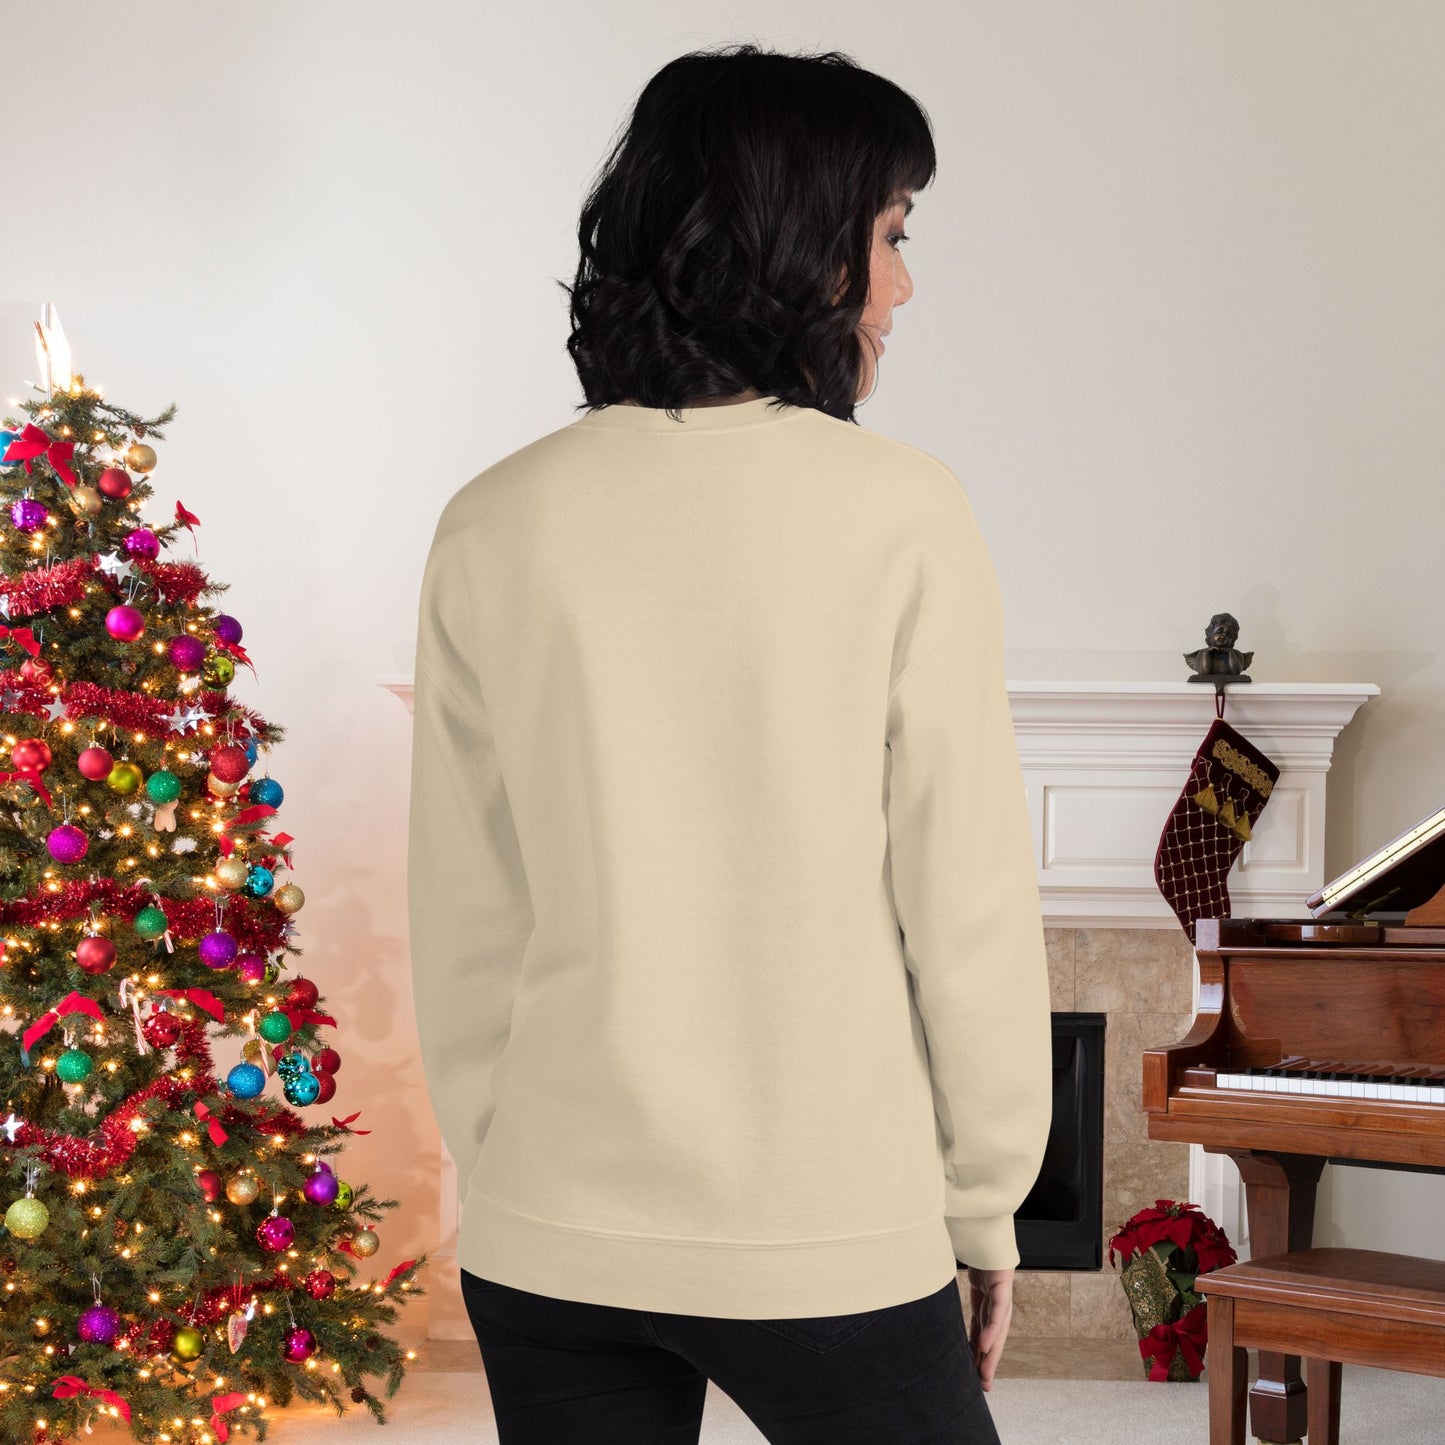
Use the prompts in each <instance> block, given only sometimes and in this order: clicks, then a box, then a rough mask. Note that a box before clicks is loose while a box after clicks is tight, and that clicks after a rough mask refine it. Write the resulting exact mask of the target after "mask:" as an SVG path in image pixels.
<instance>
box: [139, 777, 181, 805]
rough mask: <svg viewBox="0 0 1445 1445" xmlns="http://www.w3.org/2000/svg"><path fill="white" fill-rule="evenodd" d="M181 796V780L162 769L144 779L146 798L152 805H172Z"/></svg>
mask: <svg viewBox="0 0 1445 1445" xmlns="http://www.w3.org/2000/svg"><path fill="white" fill-rule="evenodd" d="M180 795H181V780H180V778H179V777H178V776H177V775H176V774H175V773H172V772H169V771H167V770H165V769H162V770H161V771H160V772H158V773H152V774H151V775H150V777H148V778H147V779H146V797H148V798H149V799H150V800H151V802H153V803H174V802H175V800H176V799H177V798H179V797H180Z"/></svg>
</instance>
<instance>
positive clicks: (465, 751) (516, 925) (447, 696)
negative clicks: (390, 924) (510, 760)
mask: <svg viewBox="0 0 1445 1445" xmlns="http://www.w3.org/2000/svg"><path fill="white" fill-rule="evenodd" d="M456 561H457V559H456V558H454V557H450V555H449V552H448V549H447V548H446V547H445V546H439V545H437V544H436V543H434V544H433V548H432V552H431V555H430V556H429V558H428V560H427V567H426V572H425V576H424V579H423V582H422V593H421V612H420V617H419V620H418V628H417V649H416V652H417V655H416V674H415V683H414V688H413V712H412V753H411V801H410V820H409V836H408V847H407V906H408V922H409V934H410V951H411V969H412V996H413V999H414V1002H415V1005H416V1025H417V1035H418V1039H419V1041H420V1044H421V1057H422V1065H423V1070H424V1073H425V1077H426V1083H427V1089H428V1092H429V1093H430V1096H431V1103H432V1111H433V1113H434V1114H435V1115H436V1120H437V1125H438V1127H439V1128H440V1130H441V1135H442V1139H443V1141H444V1142H445V1144H446V1146H447V1151H448V1152H449V1153H450V1154H451V1156H452V1159H453V1160H454V1161H455V1163H456V1167H457V1181H458V1190H459V1194H460V1197H461V1198H462V1199H463V1200H464V1199H465V1197H466V1192H467V1185H468V1182H469V1180H470V1178H471V1175H472V1173H473V1170H474V1169H475V1166H476V1161H477V1157H478V1155H479V1153H480V1151H481V1146H482V1140H483V1139H484V1137H485V1136H486V1132H487V1127H488V1125H489V1124H490V1122H491V1117H492V1088H491V1079H492V1070H493V1067H494V1066H495V1064H496V1061H497V1056H498V1055H499V1054H500V1053H501V1051H502V1048H503V1046H504V1045H505V1043H506V1041H507V1035H508V1032H509V1027H510V1019H511V1009H512V998H513V994H514V992H515V989H516V984H517V977H518V974H519V971H520V966H521V961H522V952H523V949H524V948H525V947H526V943H527V939H528V937H529V936H530V934H531V931H532V921H533V920H532V906H531V897H530V894H529V892H528V888H527V879H526V874H525V872H524V870H523V866H522V856H521V850H520V847H519V844H518V840H517V835H516V831H515V828H514V826H513V821H512V814H511V809H510V806H509V804H508V801H507V791H506V786H505V783H504V781H503V778H502V774H501V769H500V767H499V766H498V760H497V749H496V743H495V739H494V737H493V734H492V729H491V725H490V721H489V718H488V714H487V709H486V705H485V703H484V701H483V699H482V695H481V689H480V685H479V681H478V678H477V676H476V672H475V670H474V668H473V667H472V666H471V663H470V657H471V653H472V650H473V647H474V638H473V636H472V633H471V628H470V616H469V612H470V608H469V605H468V602H467V597H466V589H465V578H464V577H463V576H462V575H461V574H460V573H459V572H458V571H457V570H456V565H455V564H456Z"/></svg>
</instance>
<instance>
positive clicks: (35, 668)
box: [20, 657, 55, 686]
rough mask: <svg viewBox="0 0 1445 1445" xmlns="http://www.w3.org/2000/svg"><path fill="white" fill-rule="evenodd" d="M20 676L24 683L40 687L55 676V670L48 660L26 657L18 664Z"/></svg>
mask: <svg viewBox="0 0 1445 1445" xmlns="http://www.w3.org/2000/svg"><path fill="white" fill-rule="evenodd" d="M20 676H21V677H23V678H24V679H25V681H26V682H30V683H34V684H35V685H36V686H41V685H43V684H44V683H47V682H49V681H50V679H51V678H52V677H54V676H55V668H54V667H53V666H52V665H51V663H50V661H49V659H48V658H44V657H27V658H26V659H25V661H24V662H22V663H21V664H20Z"/></svg>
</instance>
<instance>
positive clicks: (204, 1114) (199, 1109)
mask: <svg viewBox="0 0 1445 1445" xmlns="http://www.w3.org/2000/svg"><path fill="white" fill-rule="evenodd" d="M195 1112H196V1118H198V1119H201V1120H206V1119H209V1120H210V1121H211V1122H210V1123H209V1124H207V1125H206V1129H207V1131H208V1132H209V1134H210V1136H211V1143H212V1144H224V1143H225V1142H226V1140H227V1139H229V1138H230V1137H231V1136H230V1135H229V1134H228V1133H226V1131H225V1130H224V1129H223V1128H221V1121H220V1120H219V1119H218V1118H216V1116H215V1115H214V1114H212V1113H211V1111H210V1110H209V1109H208V1108H207V1107H206V1106H205V1105H204V1104H203V1103H202V1102H201V1101H200V1100H199V1099H197V1100H196V1104H195Z"/></svg>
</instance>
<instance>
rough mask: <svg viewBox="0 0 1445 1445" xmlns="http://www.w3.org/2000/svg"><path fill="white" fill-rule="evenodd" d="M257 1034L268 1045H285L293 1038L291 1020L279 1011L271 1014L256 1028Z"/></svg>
mask: <svg viewBox="0 0 1445 1445" xmlns="http://www.w3.org/2000/svg"><path fill="white" fill-rule="evenodd" d="M256 1032H257V1033H258V1034H260V1035H261V1037H262V1038H263V1039H265V1040H266V1042H267V1043H268V1044H284V1043H285V1042H286V1040H287V1039H289V1038H290V1037H291V1020H290V1019H288V1018H287V1017H286V1015H285V1014H283V1013H282V1012H281V1010H280V1009H277V1010H276V1011H275V1012H274V1013H269V1014H267V1015H266V1017H265V1018H263V1019H262V1020H261V1022H260V1023H259V1024H257V1026H256Z"/></svg>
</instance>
